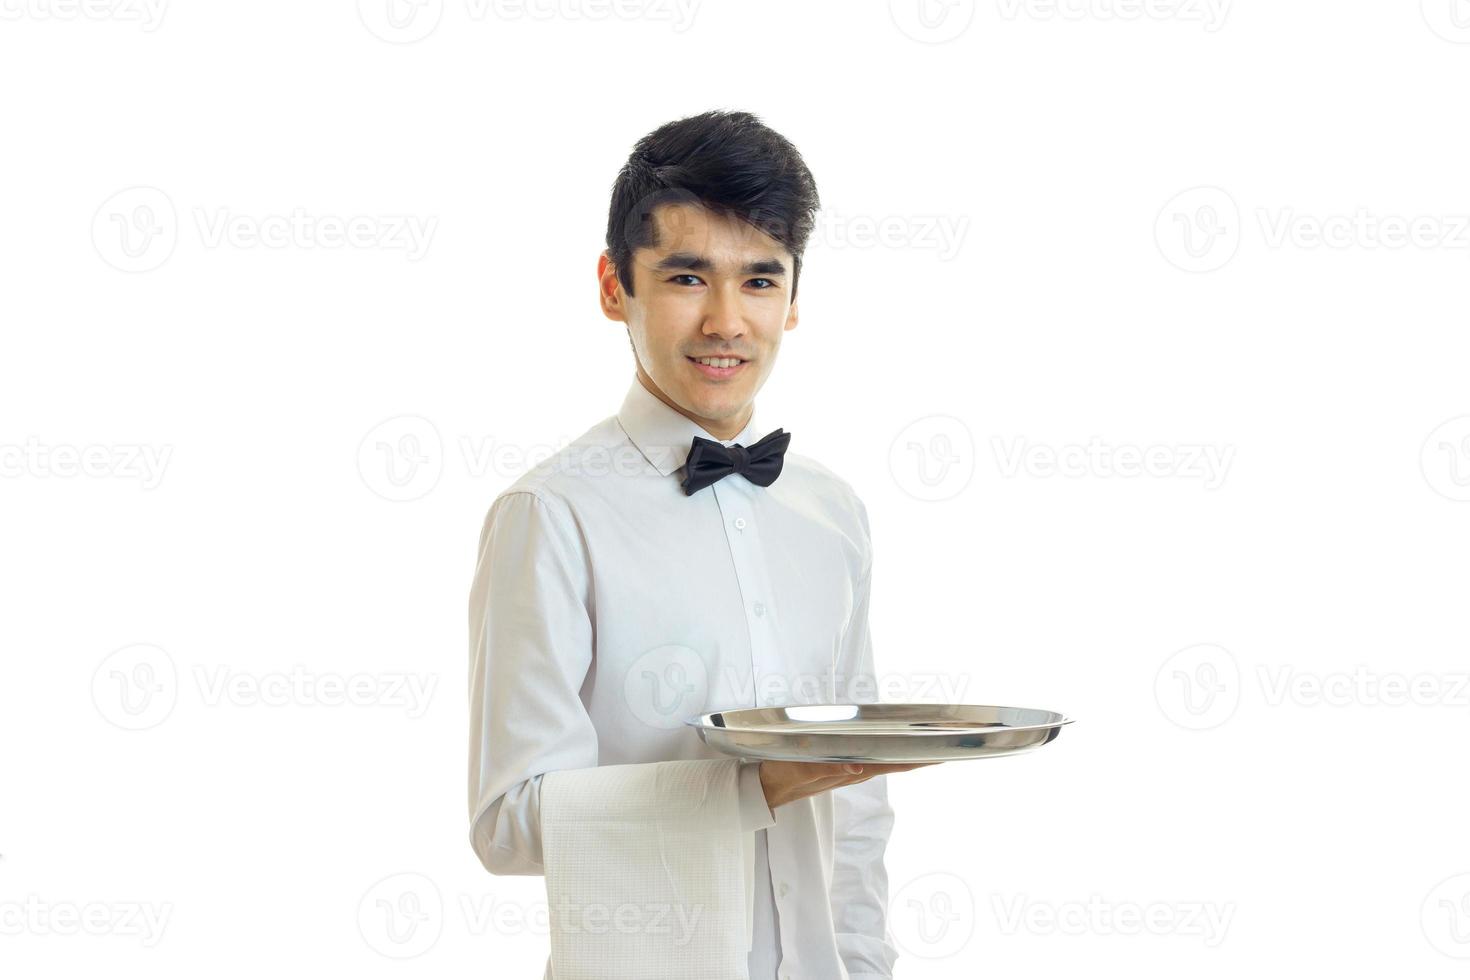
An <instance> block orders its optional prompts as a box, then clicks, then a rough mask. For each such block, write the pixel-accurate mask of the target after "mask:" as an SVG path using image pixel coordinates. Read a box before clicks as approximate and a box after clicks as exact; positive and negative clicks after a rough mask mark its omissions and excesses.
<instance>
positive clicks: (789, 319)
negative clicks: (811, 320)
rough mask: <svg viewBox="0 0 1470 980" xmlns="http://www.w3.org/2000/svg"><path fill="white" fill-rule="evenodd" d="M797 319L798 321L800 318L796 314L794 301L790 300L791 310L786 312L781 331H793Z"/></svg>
mask: <svg viewBox="0 0 1470 980" xmlns="http://www.w3.org/2000/svg"><path fill="white" fill-rule="evenodd" d="M798 319H800V318H799V317H798V316H797V312H796V300H792V301H791V309H789V310H787V311H786V326H784V327H782V328H781V329H783V330H795V329H796V321H797V320H798Z"/></svg>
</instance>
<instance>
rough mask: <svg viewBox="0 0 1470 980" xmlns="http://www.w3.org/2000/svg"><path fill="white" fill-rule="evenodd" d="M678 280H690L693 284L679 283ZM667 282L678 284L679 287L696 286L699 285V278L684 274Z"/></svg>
mask: <svg viewBox="0 0 1470 980" xmlns="http://www.w3.org/2000/svg"><path fill="white" fill-rule="evenodd" d="M680 279H692V280H694V281H693V282H679V280H680ZM669 282H673V283H678V284H679V285H680V286H698V285H699V277H698V276H691V275H689V274H688V273H685V274H683V275H678V276H674V277H673V278H671V279H670V280H669Z"/></svg>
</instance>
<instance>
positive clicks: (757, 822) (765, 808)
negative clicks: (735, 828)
mask: <svg viewBox="0 0 1470 980" xmlns="http://www.w3.org/2000/svg"><path fill="white" fill-rule="evenodd" d="M775 825H776V815H775V814H774V813H772V812H771V807H770V805H769V804H768V803H766V791H765V790H764V789H763V788H762V787H761V764H760V763H759V762H742V763H740V830H741V832H742V833H747V834H749V833H753V832H754V831H757V830H764V829H765V828H767V827H774V826H775Z"/></svg>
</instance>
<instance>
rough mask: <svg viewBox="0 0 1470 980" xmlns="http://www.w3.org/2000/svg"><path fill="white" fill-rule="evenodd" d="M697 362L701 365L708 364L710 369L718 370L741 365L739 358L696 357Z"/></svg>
mask: <svg viewBox="0 0 1470 980" xmlns="http://www.w3.org/2000/svg"><path fill="white" fill-rule="evenodd" d="M695 360H696V361H698V362H699V363H700V364H707V365H709V366H710V367H717V368H727V367H734V366H735V365H737V364H739V363H740V358H738V357H696V358H695Z"/></svg>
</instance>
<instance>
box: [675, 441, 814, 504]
mask: <svg viewBox="0 0 1470 980" xmlns="http://www.w3.org/2000/svg"><path fill="white" fill-rule="evenodd" d="M789 442H791V433H789V432H785V431H783V430H781V429H777V430H776V431H775V432H772V433H771V434H770V435H767V436H765V437H764V438H763V439H761V440H760V441H759V442H757V443H755V444H754V445H751V446H749V447H746V446H741V445H738V444H737V445H734V446H724V445H721V444H720V443H718V442H715V441H714V440H713V439H705V438H703V437H701V436H695V437H694V441H693V442H692V443H690V445H689V460H688V462H686V463H685V464H684V472H685V476H684V482H683V483H681V484H680V486H682V487H683V488H684V494H685V496H688V495H690V494H693V493H696V492H697V491H700V490H703V489H704V488H705V487H707V486H709V485H710V484H711V483H717V482H719V481H720V480H723V479H724V478H725V477H727V476H729V475H730V474H731V473H739V474H740V475H741V476H743V477H745V478H746V479H747V480H749V481H750V482H751V483H754V484H755V485H756V486H758V487H768V486H770V485H771V484H772V483H775V482H776V477H778V476H780V475H781V463H782V457H784V456H785V455H786V445H787V443H789Z"/></svg>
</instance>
